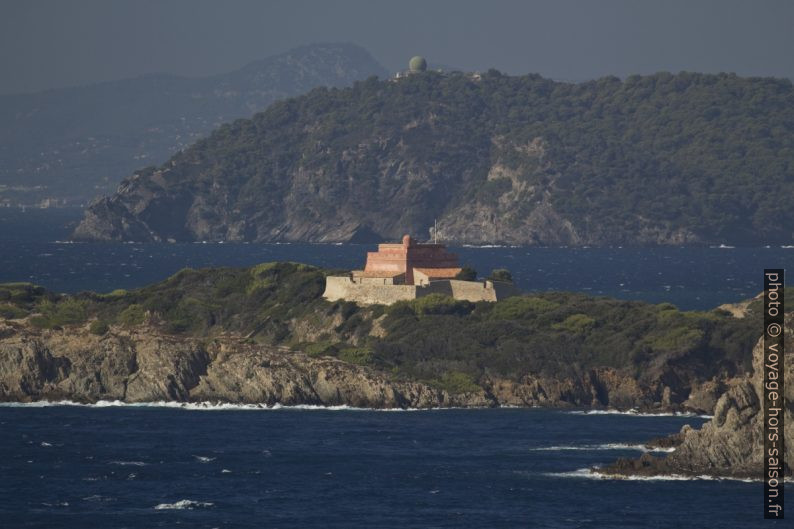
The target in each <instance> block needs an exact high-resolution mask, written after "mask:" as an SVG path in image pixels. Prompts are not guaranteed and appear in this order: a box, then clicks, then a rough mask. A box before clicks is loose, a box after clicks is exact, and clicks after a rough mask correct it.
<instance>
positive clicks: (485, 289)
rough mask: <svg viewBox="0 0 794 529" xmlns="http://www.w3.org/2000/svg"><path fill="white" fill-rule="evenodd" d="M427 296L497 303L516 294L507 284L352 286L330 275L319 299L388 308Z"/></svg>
mask: <svg viewBox="0 0 794 529" xmlns="http://www.w3.org/2000/svg"><path fill="white" fill-rule="evenodd" d="M430 294H443V295H445V296H450V297H453V298H455V299H464V300H466V301H471V302H477V301H491V302H493V301H497V300H499V299H504V298H506V297H509V296H514V295H516V294H518V291H517V290H516V288H515V287H514V286H513V285H512V284H510V283H501V282H493V281H484V282H483V281H460V280H458V279H451V280H444V281H433V282H431V283H430V284H429V285H426V286H417V285H376V284H366V283H364V284H360V283H354V282H353V281H352V280H351V279H350V278H349V277H347V276H331V277H327V278H326V280H325V292H324V293H323V297H325V299H327V300H329V301H336V300H339V299H345V300H348V301H355V302H356V303H360V304H362V305H374V304H376V303H379V304H382V305H391V304H392V303H395V302H397V301H402V300H411V299H416V298H419V297H423V296H429V295H430Z"/></svg>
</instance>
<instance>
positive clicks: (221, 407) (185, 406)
mask: <svg viewBox="0 0 794 529" xmlns="http://www.w3.org/2000/svg"><path fill="white" fill-rule="evenodd" d="M49 406H80V407H87V408H114V407H129V408H175V409H182V410H190V411H225V410H250V411H257V410H260V411H262V410H265V411H272V410H317V411H382V412H400V411H434V410H452V409H459V408H453V407H444V408H361V407H356V406H348V405H346V404H342V405H336V406H323V405H319V404H295V405H286V404H273V405H268V404H258V403H254V404H232V403H228V402H209V401H202V402H177V401H165V400H162V401H151V402H124V401H121V400H99V401H97V402H95V403H93V404H86V403H82V402H75V401H71V400H60V401H46V400H40V401H34V402H0V408H45V407H49Z"/></svg>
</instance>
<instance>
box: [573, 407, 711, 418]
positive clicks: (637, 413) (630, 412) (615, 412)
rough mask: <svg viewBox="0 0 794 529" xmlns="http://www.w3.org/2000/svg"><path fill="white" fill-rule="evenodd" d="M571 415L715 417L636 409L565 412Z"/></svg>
mask: <svg viewBox="0 0 794 529" xmlns="http://www.w3.org/2000/svg"><path fill="white" fill-rule="evenodd" d="M563 413H569V414H571V415H629V416H632V417H699V418H701V419H711V418H712V417H713V415H698V414H697V413H692V412H688V411H674V412H667V413H644V412H640V411H638V410H636V409H631V410H573V411H565V412H563Z"/></svg>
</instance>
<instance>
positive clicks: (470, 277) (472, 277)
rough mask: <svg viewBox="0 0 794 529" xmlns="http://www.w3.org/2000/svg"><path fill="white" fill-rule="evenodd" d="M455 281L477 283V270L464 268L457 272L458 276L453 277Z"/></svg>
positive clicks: (468, 267)
mask: <svg viewBox="0 0 794 529" xmlns="http://www.w3.org/2000/svg"><path fill="white" fill-rule="evenodd" d="M455 279H460V280H461V281H477V270H475V269H474V268H472V267H470V266H464V267H463V268H461V269H460V272H458V275H456V276H455Z"/></svg>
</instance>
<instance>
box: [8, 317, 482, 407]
mask: <svg viewBox="0 0 794 529" xmlns="http://www.w3.org/2000/svg"><path fill="white" fill-rule="evenodd" d="M0 325H1V326H2V327H3V328H2V331H3V332H2V333H0V334H2V335H3V336H4V338H3V339H2V340H0V400H2V401H19V402H29V401H36V400H62V399H68V400H74V401H78V402H96V401H98V400H121V401H126V402H152V401H220V402H233V403H265V404H276V403H279V404H284V405H296V404H316V405H324V406H334V405H349V406H356V407H368V408H396V407H403V408H405V407H412V408H428V407H440V406H492V405H494V401H493V399H491V398H489V397H488V396H486V394H485V392H483V391H479V392H476V393H470V394H461V395H450V394H449V393H447V392H445V391H441V390H438V389H435V388H432V387H430V386H428V385H426V384H421V383H414V382H394V381H391V380H389V379H388V378H386V377H385V376H384V375H382V374H380V373H378V372H375V371H373V370H371V369H368V368H366V367H361V366H357V365H352V364H348V363H345V362H342V361H341V360H337V359H335V358H329V357H324V358H311V357H308V356H306V355H305V354H303V353H299V352H292V351H287V350H284V349H281V348H275V347H267V346H259V345H252V344H246V343H241V342H240V340H239V339H232V338H229V339H225V340H215V341H212V342H209V343H202V342H201V341H199V340H195V339H191V338H174V337H170V336H163V335H158V334H154V333H148V332H141V331H143V330H147V329H141V330H139V331H138V332H125V331H120V330H115V331H113V332H111V333H109V334H108V335H106V336H104V337H98V336H94V335H92V334H90V333H88V332H87V331H85V330H84V329H81V330H76V329H71V330H70V331H69V332H68V333H65V332H63V331H44V332H40V333H39V332H34V331H32V330H30V329H27V328H24V327H22V326H19V325H14V326H11V325H6V324H0Z"/></svg>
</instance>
